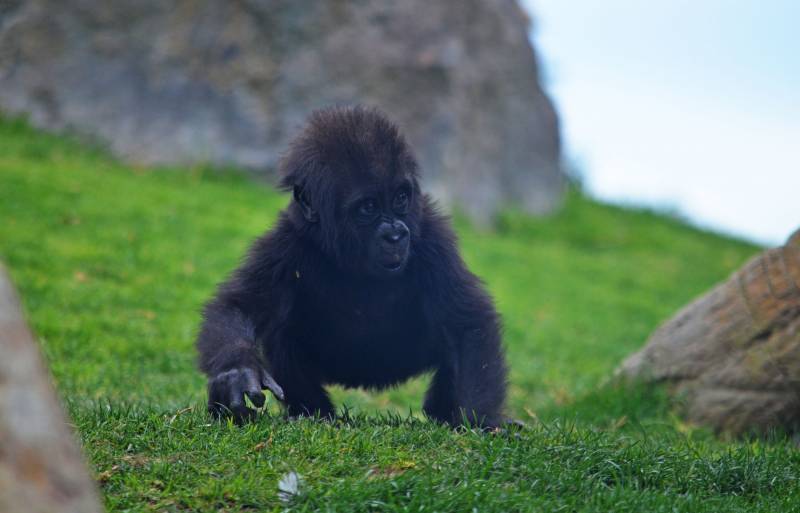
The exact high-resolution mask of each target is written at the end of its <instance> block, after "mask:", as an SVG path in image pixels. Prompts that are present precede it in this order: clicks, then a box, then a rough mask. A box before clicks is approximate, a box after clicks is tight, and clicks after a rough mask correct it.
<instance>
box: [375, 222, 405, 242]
mask: <svg viewBox="0 0 800 513" xmlns="http://www.w3.org/2000/svg"><path fill="white" fill-rule="evenodd" d="M406 237H408V228H407V227H406V225H405V223H403V222H400V221H395V222H394V223H392V224H388V223H387V224H386V225H384V227H383V229H382V230H381V238H382V239H383V240H384V241H386V242H388V243H389V244H397V243H399V242H402V241H403V240H404V239H405V238H406Z"/></svg>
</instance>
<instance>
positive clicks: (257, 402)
mask: <svg viewBox="0 0 800 513" xmlns="http://www.w3.org/2000/svg"><path fill="white" fill-rule="evenodd" d="M245 395H246V396H247V398H248V399H250V401H251V402H252V403H253V406H255V407H256V408H261V407H262V406H264V401H266V399H267V398H266V397H264V394H263V393H262V392H261V390H257V391H252V390H248V391H247V392H245Z"/></svg>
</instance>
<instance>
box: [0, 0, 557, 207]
mask: <svg viewBox="0 0 800 513" xmlns="http://www.w3.org/2000/svg"><path fill="white" fill-rule="evenodd" d="M0 5H2V7H0V109H4V110H6V111H9V112H12V113H27V114H29V115H30V119H31V120H32V121H33V122H34V124H36V125H37V126H40V127H44V128H48V129H64V128H71V129H73V130H76V131H78V132H79V133H83V134H87V135H90V136H93V137H96V138H99V139H100V140H102V141H105V142H106V143H107V144H108V145H109V146H110V148H111V149H112V151H114V152H115V153H116V154H117V155H120V156H122V157H123V158H126V159H128V160H131V161H135V162H140V163H144V164H153V163H178V162H180V163H185V162H202V161H207V162H213V163H234V164H237V165H243V166H246V167H251V168H254V169H257V170H265V169H270V168H272V167H273V166H274V165H275V162H276V160H277V158H278V156H279V152H280V151H282V150H283V148H284V147H285V144H286V142H287V139H288V138H289V137H290V136H291V135H292V133H293V132H294V131H295V130H296V129H297V128H298V126H299V124H300V123H301V122H302V120H303V119H304V118H305V117H306V115H307V114H308V113H309V111H310V110H311V109H313V108H317V107H322V106H326V105H330V104H332V103H353V102H362V103H368V104H373V105H377V106H380V107H381V108H383V109H384V110H386V111H387V112H388V113H389V114H391V115H392V116H393V117H394V118H395V119H397V120H398V121H399V122H400V123H401V125H402V126H403V128H404V130H405V131H406V132H407V134H408V135H409V137H410V139H411V141H412V143H413V144H414V146H415V148H416V149H417V152H418V154H419V157H420V160H421V161H422V164H423V166H424V168H425V173H426V175H427V180H428V184H427V185H428V187H429V188H431V190H432V191H433V192H434V193H435V194H436V195H437V196H438V197H439V198H440V199H442V200H443V201H444V202H445V203H449V202H451V201H456V202H458V203H459V204H460V205H461V207H462V208H464V209H466V210H467V211H468V212H469V213H471V214H473V216H475V217H476V218H478V219H479V220H482V219H486V218H487V217H488V216H489V215H490V214H491V213H492V212H493V211H494V209H495V208H496V207H497V206H499V205H500V204H501V203H505V202H507V201H513V202H516V203H517V204H519V205H521V206H522V207H524V208H526V209H528V210H530V211H534V212H545V211H548V210H550V209H552V208H553V207H554V206H555V205H556V204H557V203H558V202H559V200H560V198H561V192H562V175H561V173H560V171H559V167H558V160H559V134H558V121H557V117H556V114H555V112H554V110H553V107H552V105H551V103H550V101H549V100H548V99H547V97H546V96H545V95H544V94H543V93H542V90H541V88H540V85H539V74H538V70H537V66H536V62H535V55H534V53H533V49H532V48H531V46H530V43H529V41H528V37H527V30H528V19H527V18H526V17H525V14H524V13H523V11H521V10H520V8H519V7H518V5H517V4H516V2H515V1H514V0H466V1H465V0H447V1H445V0H442V1H438V2H429V1H427V0H404V1H402V2H395V1H391V0H361V1H343V0H331V1H325V2H317V1H313V0H235V1H233V0H182V1H175V2H163V1H160V0H118V1H114V2H102V1H99V0H27V1H25V2H23V1H21V0H11V1H9V2H4V3H2V4H0Z"/></svg>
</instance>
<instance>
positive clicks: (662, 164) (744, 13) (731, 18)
mask: <svg viewBox="0 0 800 513" xmlns="http://www.w3.org/2000/svg"><path fill="white" fill-rule="evenodd" d="M523 5H525V6H526V7H527V8H528V9H529V10H530V11H531V12H532V14H533V19H534V26H533V39H534V42H535V44H536V46H537V49H538V50H539V54H540V60H541V61H542V65H543V72H544V76H545V86H546V89H547V90H548V91H549V92H550V93H551V95H552V97H553V98H554V100H555V102H556V105H557V107H558V109H559V113H560V114H561V120H562V133H563V136H564V140H565V144H566V153H567V155H568V157H569V158H571V159H573V160H575V161H576V162H578V163H579V164H580V169H581V172H582V174H583V176H584V180H585V183H586V185H587V187H588V189H589V191H590V192H591V193H592V194H593V195H595V196H598V197H600V198H604V199H608V200H612V201H615V202H629V203H634V204H638V205H649V206H656V207H664V208H670V209H675V210H678V211H679V212H680V213H682V214H683V215H685V216H687V217H688V218H689V219H691V220H692V222H694V223H695V224H698V225H700V226H704V227H709V228H713V229H715V230H718V231H723V232H727V233H732V234H736V235H740V236H743V237H746V238H749V239H752V240H756V241H758V242H762V243H765V244H778V243H781V242H783V241H784V240H785V239H786V237H787V236H788V235H789V234H790V233H791V231H792V230H793V229H794V228H797V227H800V1H798V0H795V1H788V0H764V1H756V0H749V1H736V0H697V1H694V2H691V1H688V0H606V1H604V2H597V1H589V0H523Z"/></svg>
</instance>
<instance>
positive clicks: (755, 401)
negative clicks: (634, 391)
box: [618, 230, 800, 434]
mask: <svg viewBox="0 0 800 513" xmlns="http://www.w3.org/2000/svg"><path fill="white" fill-rule="evenodd" d="M618 373H619V374H620V375H622V376H626V377H630V378H635V379H643V380H646V381H660V382H667V383H670V384H671V385H672V390H673V391H674V392H675V393H676V394H677V396H678V397H680V398H681V401H682V402H684V404H685V413H686V415H687V417H688V419H689V420H690V421H693V422H696V423H698V424H703V425H707V426H711V427H712V428H714V429H715V430H716V431H725V432H730V433H733V434H740V433H745V432H766V431H767V430H769V429H771V428H781V429H785V430H788V431H794V430H796V429H797V428H798V427H800V230H798V231H797V232H796V233H795V234H794V235H793V236H792V237H791V238H790V239H789V241H788V242H787V244H786V245H785V246H783V247H780V248H774V249H770V250H767V251H765V252H763V253H762V254H760V255H758V256H757V257H755V258H753V259H752V260H750V261H749V262H748V263H747V264H745V266H744V267H742V268H741V269H740V270H739V271H737V272H735V273H734V274H733V275H732V276H731V277H730V278H729V279H728V280H727V281H726V282H724V283H722V284H720V285H717V286H716V287H715V288H714V289H712V290H711V291H710V292H708V293H707V294H705V295H703V296H701V297H700V298H698V299H696V300H695V301H694V302H692V303H691V304H689V305H688V306H686V307H685V308H683V309H682V310H681V311H680V312H678V314H677V315H675V317H673V318H672V319H670V320H668V321H667V322H666V323H664V324H663V325H662V326H661V327H659V328H658V330H656V332H655V333H653V335H652V336H651V337H650V339H649V340H648V341H647V344H646V345H645V347H644V349H642V350H641V351H639V352H637V353H635V354H633V355H632V356H630V357H629V358H628V359H627V360H625V362H623V364H622V366H621V367H620V368H619V369H618Z"/></svg>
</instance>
